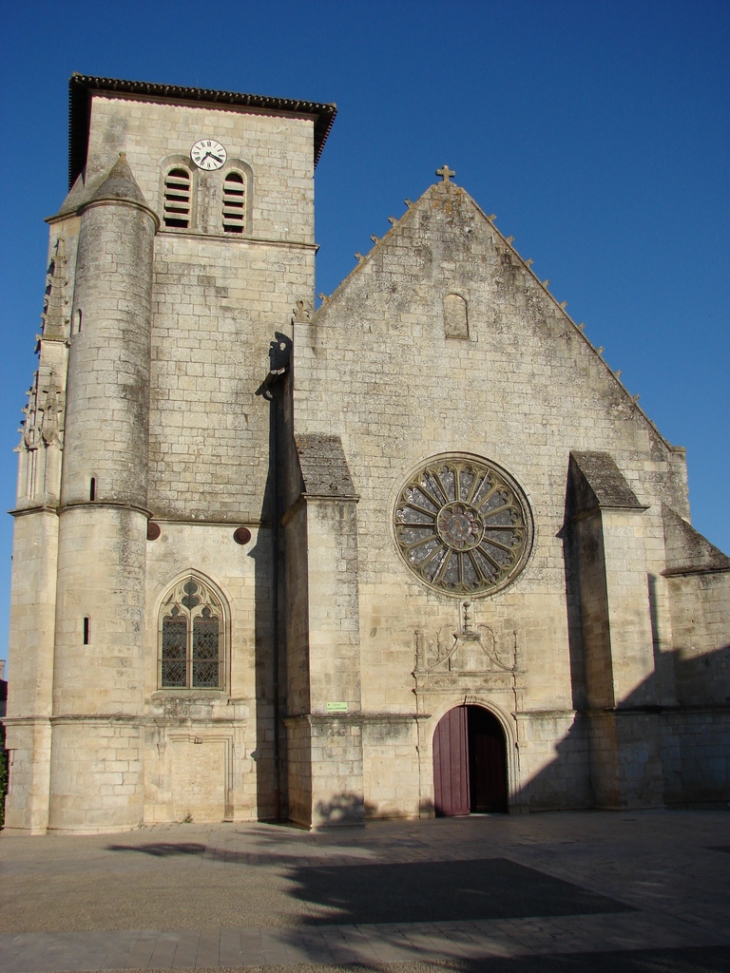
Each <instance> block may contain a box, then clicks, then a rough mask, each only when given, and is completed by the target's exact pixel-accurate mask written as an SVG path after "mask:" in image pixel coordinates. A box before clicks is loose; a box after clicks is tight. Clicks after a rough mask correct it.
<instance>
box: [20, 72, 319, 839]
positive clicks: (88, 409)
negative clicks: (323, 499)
mask: <svg viewBox="0 0 730 973" xmlns="http://www.w3.org/2000/svg"><path fill="white" fill-rule="evenodd" d="M70 99H71V130H70V186H71V189H70V192H69V195H68V196H67V198H66V200H65V201H64V202H63V204H62V206H61V208H60V210H59V212H58V214H57V215H56V216H54V217H52V218H50V219H49V224H50V235H51V241H50V252H49V272H48V278H47V281H46V303H45V307H44V315H43V329H42V334H41V335H40V337H39V354H40V361H39V368H38V372H37V374H36V376H35V378H34V383H33V386H32V388H31V390H30V393H29V403H28V406H27V407H26V409H25V417H26V418H25V422H24V426H23V434H22V440H21V443H20V446H19V454H20V457H19V458H20V465H19V480H18V500H17V505H16V509H15V511H14V512H13V513H14V516H15V542H14V563H13V593H12V606H11V636H10V660H9V669H10V678H11V679H12V689H11V692H10V699H9V709H8V717H7V719H6V721H5V722H6V725H7V746H8V748H9V750H10V759H11V770H10V773H11V789H10V793H9V795H8V800H7V807H6V811H7V813H6V826H7V827H8V828H9V829H10V830H13V831H24V832H31V833H43V832H45V831H46V830H49V829H50V830H54V831H71V832H73V831H81V832H83V831H86V832H89V831H115V830H121V829H125V828H134V827H138V826H139V825H140V824H142V823H146V822H147V823H153V822H156V821H170V820H181V819H183V818H188V819H189V818H193V819H194V820H200V821H203V820H223V819H226V820H248V819H255V818H261V817H264V818H266V817H269V818H270V817H274V816H275V815H276V812H277V807H278V806H282V805H283V804H284V802H285V794H282V793H281V792H282V790H285V788H286V767H285V766H284V759H283V757H282V752H283V748H282V747H281V746H280V745H279V740H278V737H279V734H280V732H281V728H282V727H283V714H282V713H281V712H280V708H281V707H280V695H281V693H282V692H283V691H280V690H279V686H278V682H277V667H278V665H279V658H278V653H279V651H280V649H279V647H278V642H277V631H278V627H279V626H278V623H277V599H276V597H275V595H274V594H273V593H272V592H275V591H276V589H277V585H278V583H279V582H278V580H277V562H278V550H277V532H276V530H275V529H272V504H273V492H275V487H272V469H271V459H270V437H271V429H270V410H271V404H270V402H269V401H268V400H267V398H266V397H265V396H263V395H261V394H260V393H259V394H257V392H259V387H260V386H261V384H262V381H263V379H264V378H265V376H266V374H267V372H268V370H269V368H270V367H271V358H270V354H271V350H272V343H273V344H276V346H277V347H279V346H281V347H285V346H286V344H287V341H288V335H289V334H290V332H291V318H292V311H293V309H294V307H295V306H296V305H297V304H298V303H299V304H300V306H306V307H309V306H311V304H312V301H313V297H314V254H315V252H316V245H315V243H314V166H315V164H316V161H317V159H318V157H319V154H320V152H321V150H322V148H323V145H324V142H325V140H326V137H327V134H328V132H329V129H330V127H331V125H332V122H333V120H334V116H335V113H336V110H335V107H334V106H333V105H321V104H315V103H311V102H301V101H293V100H288V99H278V98H266V97H260V96H255V95H246V94H239V93H234V92H220V91H204V90H200V89H195V88H175V87H171V86H168V85H155V84H147V83H139V82H128V81H117V80H112V79H107V78H90V77H83V76H80V75H74V76H73V77H72V79H71V82H70ZM277 335H278V337H276V336H277ZM274 479H275V477H274ZM272 491H273V492H272Z"/></svg>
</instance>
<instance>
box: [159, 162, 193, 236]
mask: <svg viewBox="0 0 730 973" xmlns="http://www.w3.org/2000/svg"><path fill="white" fill-rule="evenodd" d="M164 210H165V212H164V219H165V226H173V227H176V228H177V229H180V230H187V229H188V227H189V226H190V173H189V172H188V170H187V169H183V168H182V167H180V168H177V169H170V171H169V172H168V173H167V175H166V176H165V199H164Z"/></svg>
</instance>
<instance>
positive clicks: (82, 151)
mask: <svg viewBox="0 0 730 973" xmlns="http://www.w3.org/2000/svg"><path fill="white" fill-rule="evenodd" d="M68 87H69V153H68V159H69V161H68V165H69V188H71V186H73V184H74V182H75V181H76V178H77V176H78V174H79V173H80V172H81V170H82V169H83V168H84V166H85V165H86V152H87V148H88V142H89V110H90V105H91V92H92V91H117V92H120V93H121V94H131V95H145V96H147V97H149V98H156V99H160V100H163V101H165V100H167V101H175V102H180V101H198V102H202V103H203V104H219V105H244V106H248V107H251V108H262V109H265V110H268V111H280V112H297V113H299V114H302V115H314V116H315V118H316V120H315V123H314V164H315V165H316V164H317V162H319V157H320V155H321V154H322V149H323V148H324V143H325V142H326V141H327V136H328V135H329V133H330V129H331V128H332V125H333V123H334V120H335V115H336V114H337V106H336V105H334V104H320V103H318V102H315V101H294V100H292V99H289V98H269V97H267V96H266V95H246V94H243V93H240V92H235V91H212V90H210V89H208V88H183V87H180V86H178V85H171V84H152V83H150V82H148V81H121V80H117V79H115V78H92V77H87V76H86V75H83V74H73V75H72V76H71V78H70V80H69V84H68Z"/></svg>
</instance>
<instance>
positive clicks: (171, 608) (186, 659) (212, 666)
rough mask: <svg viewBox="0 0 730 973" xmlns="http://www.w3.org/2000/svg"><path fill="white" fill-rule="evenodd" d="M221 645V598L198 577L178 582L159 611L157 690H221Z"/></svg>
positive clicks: (223, 675) (222, 657) (222, 650)
mask: <svg viewBox="0 0 730 973" xmlns="http://www.w3.org/2000/svg"><path fill="white" fill-rule="evenodd" d="M224 643H225V612H224V606H223V603H222V601H221V599H220V598H219V597H218V595H216V594H215V592H214V591H213V590H212V588H211V587H209V586H208V585H207V584H205V583H204V582H203V581H202V579H200V578H199V577H194V576H192V575H189V576H187V577H185V578H183V579H182V580H181V581H178V583H177V584H176V585H175V586H174V587H173V588H172V590H171V591H170V592H169V594H168V595H167V597H166V598H165V599H164V601H163V603H162V608H161V610H160V687H161V688H162V689H222V688H223V685H224V677H225V673H224Z"/></svg>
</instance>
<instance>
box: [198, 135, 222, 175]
mask: <svg viewBox="0 0 730 973" xmlns="http://www.w3.org/2000/svg"><path fill="white" fill-rule="evenodd" d="M190 158H191V159H192V160H193V162H194V163H195V165H196V166H197V167H198V169H208V170H210V169H220V167H221V166H222V165H223V163H224V162H225V161H226V150H225V149H224V148H223V146H222V145H221V144H220V142H216V141H215V139H201V140H200V141H199V142H196V143H195V145H194V146H193V147H192V149H191V150H190Z"/></svg>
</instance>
